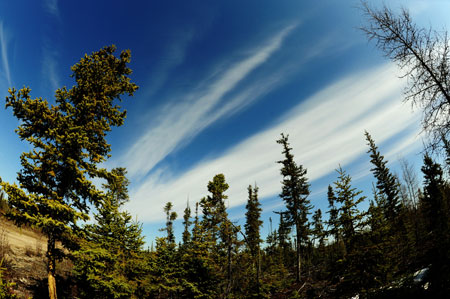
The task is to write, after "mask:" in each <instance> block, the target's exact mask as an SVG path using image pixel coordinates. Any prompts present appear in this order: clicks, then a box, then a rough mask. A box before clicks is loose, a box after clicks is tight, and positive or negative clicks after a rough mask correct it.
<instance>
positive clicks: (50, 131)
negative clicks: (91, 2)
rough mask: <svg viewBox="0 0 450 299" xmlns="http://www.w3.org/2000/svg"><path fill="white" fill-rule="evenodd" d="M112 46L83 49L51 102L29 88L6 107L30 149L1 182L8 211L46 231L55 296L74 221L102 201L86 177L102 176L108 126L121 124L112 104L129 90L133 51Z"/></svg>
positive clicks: (51, 293) (14, 94) (50, 282)
mask: <svg viewBox="0 0 450 299" xmlns="http://www.w3.org/2000/svg"><path fill="white" fill-rule="evenodd" d="M115 49H116V48H115V47H114V46H110V47H105V48H103V49H101V50H100V51H98V52H94V53H92V54H91V55H85V56H84V58H82V59H81V60H80V62H79V63H77V64H76V65H74V66H73V67H72V72H73V75H72V77H73V78H74V79H75V81H76V85H74V86H73V87H72V88H70V89H67V88H66V87H63V88H60V89H58V90H57V91H56V95H55V96H56V103H55V104H54V105H50V104H49V103H48V102H47V101H46V100H44V99H42V98H36V99H32V98H31V96H30V92H31V90H30V88H27V87H25V88H23V89H21V90H19V91H17V90H16V89H14V88H13V89H10V90H9V96H8V97H7V98H6V108H11V109H12V110H13V114H14V116H15V117H17V119H18V120H19V121H20V125H19V127H18V129H17V134H18V135H19V137H20V139H22V140H25V141H27V142H28V143H30V145H31V147H32V149H31V150H30V151H29V152H24V153H22V155H21V164H22V169H21V170H20V171H19V173H18V177H17V181H18V182H19V186H20V187H19V186H17V185H16V184H9V183H6V182H3V183H2V188H3V190H4V191H5V193H6V194H7V195H8V201H9V203H10V205H11V207H12V209H11V212H10V213H9V217H10V218H11V219H13V220H14V221H15V222H16V223H17V224H18V225H22V224H27V225H32V226H34V227H37V228H39V229H40V230H41V231H42V232H43V234H44V235H45V236H46V237H47V239H48V242H47V245H48V246H47V254H46V256H47V272H48V288H49V296H50V298H52V299H54V298H56V297H57V295H56V280H55V269H56V268H55V267H56V261H57V260H58V259H60V258H61V257H62V256H63V255H64V251H62V250H60V249H58V248H57V247H56V243H57V242H61V244H62V246H63V247H66V248H68V247H70V246H69V245H70V243H71V240H72V239H73V238H74V237H75V235H76V232H77V230H78V222H79V221H86V220H87V219H88V218H89V217H88V213H89V207H90V204H92V205H93V206H98V205H100V204H101V201H102V198H103V195H102V192H101V191H99V190H98V189H97V188H96V187H95V185H94V184H93V183H92V182H91V179H92V178H96V177H104V175H105V172H106V171H105V170H103V169H99V168H98V165H99V164H100V163H102V162H104V161H105V160H106V158H107V157H108V153H109V151H110V145H109V144H108V143H107V142H106V139H105V137H106V133H107V132H109V131H110V130H111V127H113V126H120V125H122V124H123V122H124V119H125V115H126V113H125V111H121V110H120V106H119V105H117V104H116V103H115V100H116V99H119V100H120V97H121V96H122V95H132V94H133V93H134V92H135V90H136V89H137V86H136V85H135V84H133V83H131V82H130V78H129V75H130V74H131V70H130V69H129V68H128V67H127V63H129V62H130V52H129V51H123V52H122V53H121V54H120V57H119V58H117V57H115V56H114V51H115Z"/></svg>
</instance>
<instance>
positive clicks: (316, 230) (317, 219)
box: [312, 209, 325, 248]
mask: <svg viewBox="0 0 450 299" xmlns="http://www.w3.org/2000/svg"><path fill="white" fill-rule="evenodd" d="M312 219H313V229H312V233H313V235H314V239H315V240H318V241H319V244H318V245H319V248H323V246H324V245H325V231H324V228H323V221H322V210H321V209H317V210H316V211H315V212H314V215H313V217H312Z"/></svg>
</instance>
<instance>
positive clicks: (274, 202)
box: [0, 0, 450, 243]
mask: <svg viewBox="0 0 450 299" xmlns="http://www.w3.org/2000/svg"><path fill="white" fill-rule="evenodd" d="M381 3H382V2H381V1H371V4H372V5H374V6H375V7H376V6H379V5H380V4H381ZM359 5H360V2H359V1H353V0H348V1H332V0H330V1H326V0H324V1H293V0H292V1H284V0H283V1H261V0H249V1H234V0H232V1H195V0H193V1H178V0H168V1H129V2H124V1H113V0H108V1H104V0H99V1H84V0H82V1H60V0H42V1H25V0H18V1H2V2H0V98H4V97H5V96H6V95H7V90H8V88H9V87H16V88H22V87H24V86H29V87H30V88H31V89H32V93H31V96H32V97H42V98H45V99H47V100H48V101H49V102H50V103H51V102H52V101H54V92H55V90H56V89H57V88H59V87H62V86H68V87H71V86H72V85H73V84H74V81H73V79H72V78H71V77H70V75H71V71H70V67H71V66H72V65H74V64H75V63H77V62H78V60H79V59H80V58H81V57H82V56H84V54H86V53H87V54H90V53H92V52H93V51H96V50H98V49H100V48H102V47H103V46H106V45H111V44H115V45H116V46H117V48H118V50H119V51H121V50H124V49H130V50H131V53H132V61H131V63H130V65H129V66H130V68H131V69H132V70H133V74H132V75H131V80H132V81H133V82H135V83H136V84H137V85H138V86H139V90H138V91H137V92H136V93H135V95H134V96H133V97H128V98H124V100H123V102H122V103H121V106H122V107H123V108H124V109H126V110H127V112H128V114H127V115H128V116H127V119H126V121H125V124H124V125H123V126H122V127H118V128H114V129H113V130H112V131H111V132H110V133H109V134H108V137H107V139H108V142H109V143H110V144H111V146H112V152H111V154H112V156H111V158H110V159H109V160H108V161H107V162H105V163H104V164H103V165H102V166H103V167H107V168H108V169H111V168H113V167H118V166H121V167H126V168H127V170H128V178H129V179H130V182H131V184H130V190H129V191H130V202H129V203H127V204H126V206H125V207H124V208H125V209H126V210H128V211H129V212H130V213H131V214H132V215H133V216H134V217H136V218H135V219H137V220H138V221H139V222H140V223H142V225H143V233H144V235H145V236H146V240H147V242H148V243H150V242H151V240H153V239H154V238H155V236H160V235H161V234H162V233H161V232H159V231H158V229H159V228H161V227H162V226H164V222H165V221H164V218H165V215H164V213H163V206H164V205H165V203H166V202H168V201H171V202H172V203H173V204H174V209H175V211H176V212H177V213H178V215H179V218H181V217H182V211H183V210H184V208H185V207H186V204H187V202H188V201H189V204H190V205H191V207H193V206H194V205H195V202H198V201H199V200H200V199H201V198H202V197H204V196H206V195H207V187H206V186H207V183H208V181H210V180H212V178H213V176H214V175H216V174H218V173H223V174H224V175H225V178H226V181H227V182H228V184H229V185H230V188H229V190H228V191H227V193H226V194H227V195H228V199H227V202H226V204H227V207H228V212H229V215H230V218H231V219H232V220H233V221H235V222H236V223H237V224H240V225H241V226H243V224H244V223H245V204H246V200H247V187H248V186H249V185H255V184H256V185H257V186H258V187H259V196H260V201H261V203H262V208H263V214H262V218H263V220H264V226H263V228H262V234H263V235H266V234H267V233H268V232H269V230H270V227H269V224H268V223H269V218H273V220H274V221H273V223H274V226H275V225H276V223H277V219H276V218H277V217H276V216H275V214H274V213H273V212H274V211H279V210H282V209H283V206H284V204H283V202H282V200H281V199H280V198H279V197H278V194H279V193H280V191H281V184H280V181H281V179H282V178H281V175H280V165H279V164H277V161H279V160H281V159H283V156H282V154H281V151H282V149H281V146H280V145H279V144H277V143H276V140H277V139H279V137H280V134H281V133H285V134H289V141H290V144H291V147H292V148H293V154H294V156H295V160H296V162H297V163H298V164H301V165H303V166H304V167H305V168H306V169H307V177H308V179H309V182H310V184H311V187H310V189H311V195H310V197H309V199H310V200H311V203H312V204H313V205H314V207H315V209H317V208H320V209H322V211H323V212H324V211H326V210H327V205H328V202H327V198H326V189H327V186H328V185H329V184H332V183H333V182H334V181H335V180H336V177H337V174H336V171H335V169H337V168H338V167H342V168H343V169H345V170H346V171H347V173H348V174H350V175H351V176H352V178H353V185H354V186H355V187H357V188H358V189H361V190H363V191H364V195H365V196H367V197H368V199H367V200H366V201H365V203H364V204H365V205H366V206H367V205H368V202H369V201H368V200H369V199H370V197H371V184H372V182H373V181H374V179H373V176H372V175H371V173H370V168H371V165H370V163H369V161H370V158H369V156H368V154H367V149H368V147H367V145H366V141H365V138H364V131H365V130H367V131H368V132H369V133H370V134H371V135H372V137H373V138H374V140H375V141H376V143H377V145H378V147H379V149H380V150H381V152H382V154H383V155H384V156H385V157H386V158H387V159H388V160H389V164H388V165H389V166H390V167H392V169H393V170H394V171H396V169H398V161H399V160H400V159H407V160H408V161H410V162H411V163H412V164H413V165H414V167H415V168H416V169H417V170H419V169H420V164H421V151H422V145H423V135H421V134H420V131H421V128H420V119H421V111H420V110H418V109H413V107H411V103H405V102H403V96H402V90H403V88H404V86H405V84H406V80H405V79H400V78H399V76H400V75H401V71H400V70H399V69H398V68H397V66H396V65H395V64H393V63H391V62H390V61H389V60H387V59H386V58H385V57H384V56H383V53H381V52H380V51H379V50H378V49H376V47H375V45H374V43H373V42H368V41H367V38H366V36H365V35H364V33H363V32H362V31H361V30H359V29H358V28H360V27H361V26H364V24H365V19H364V16H363V15H362V12H361V10H359V9H358V6H359ZM389 6H390V7H391V8H393V9H394V10H398V9H399V8H400V7H402V6H403V7H405V8H407V9H409V11H410V13H411V15H412V17H413V19H414V20H415V21H416V22H417V23H418V24H419V25H421V26H433V27H434V28H436V29H439V30H443V29H444V28H448V25H449V24H448V23H449V21H448V18H447V16H448V12H449V11H450V4H449V3H448V2H447V1H414V0H408V1H406V0H404V1H400V0H397V1H389ZM0 106H1V104H0ZM18 125H19V123H18V121H17V120H16V119H15V118H14V117H13V116H12V112H11V110H10V109H8V110H5V109H0V146H1V149H0V177H1V178H2V179H3V180H4V181H10V182H14V181H15V178H16V173H17V172H18V171H19V170H20V159H19V156H20V153H22V152H23V151H28V150H30V146H29V145H27V144H25V143H24V142H21V141H20V140H19V138H18V137H17V135H16V134H15V133H14V130H15V128H17V126H18ZM364 204H363V205H364ZM274 228H275V227H274ZM175 229H176V230H177V233H178V235H179V234H180V233H181V223H180V220H178V221H177V222H176V226H175Z"/></svg>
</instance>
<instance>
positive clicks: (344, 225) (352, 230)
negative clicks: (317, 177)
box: [334, 168, 365, 250]
mask: <svg viewBox="0 0 450 299" xmlns="http://www.w3.org/2000/svg"><path fill="white" fill-rule="evenodd" d="M336 171H337V173H338V174H339V176H338V179H337V181H336V182H334V185H335V187H334V190H335V196H336V202H337V203H339V204H340V208H339V218H338V222H339V225H340V227H341V229H342V236H343V238H344V243H345V244H346V246H347V250H349V249H353V248H351V247H353V242H354V237H355V234H356V230H357V228H359V227H360V226H361V220H362V214H361V213H360V212H359V210H358V207H357V206H358V205H359V204H360V203H361V202H362V201H363V200H364V199H365V196H359V195H360V194H361V193H362V191H357V190H356V188H353V187H352V186H351V181H352V178H351V177H350V175H348V174H347V173H346V172H345V171H344V170H343V169H342V168H339V169H337V170H336Z"/></svg>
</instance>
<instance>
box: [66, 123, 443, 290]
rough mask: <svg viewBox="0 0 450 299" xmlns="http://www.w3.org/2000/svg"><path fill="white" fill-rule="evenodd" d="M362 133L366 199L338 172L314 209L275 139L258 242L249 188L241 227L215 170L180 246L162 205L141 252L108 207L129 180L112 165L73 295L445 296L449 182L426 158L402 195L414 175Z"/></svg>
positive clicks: (186, 220) (124, 219) (124, 217)
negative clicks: (270, 200) (270, 201)
mask: <svg viewBox="0 0 450 299" xmlns="http://www.w3.org/2000/svg"><path fill="white" fill-rule="evenodd" d="M366 139H367V142H368V149H369V150H368V153H369V155H370V159H371V161H370V162H371V163H372V166H373V168H372V173H373V175H374V177H375V184H374V188H373V195H372V196H371V198H370V199H369V198H365V197H364V196H361V193H362V192H361V191H360V190H357V189H356V188H355V187H354V186H352V179H351V176H350V175H349V174H348V173H347V172H346V171H345V170H343V169H342V168H339V169H338V170H337V173H338V178H337V180H336V181H335V182H334V183H333V184H332V185H330V186H329V187H328V192H327V200H328V203H329V208H328V210H327V211H324V212H322V211H321V210H320V209H316V210H315V211H313V207H312V205H311V203H310V202H309V201H308V194H309V184H308V180H307V176H306V170H305V169H304V168H303V167H302V166H301V165H298V164H297V163H296V162H295V161H294V157H293V155H292V153H291V148H290V147H289V143H288V138H287V136H284V135H282V137H281V138H280V140H278V142H279V143H280V144H281V145H282V146H283V154H284V159H283V160H281V161H279V163H280V164H281V173H282V175H283V178H284V179H283V181H282V186H281V190H282V191H281V194H280V196H281V198H283V200H284V201H285V203H286V208H285V209H284V210H282V211H279V212H277V214H278V215H279V217H280V221H279V226H278V228H277V229H275V230H273V231H272V232H271V233H270V234H269V235H268V236H267V239H266V240H265V242H263V240H262V239H261V235H260V227H261V225H262V221H261V218H260V216H261V212H262V210H261V207H260V203H259V199H258V187H257V186H251V185H250V186H249V187H248V199H247V205H246V213H245V215H246V220H245V224H244V225H243V227H240V226H238V225H237V224H235V223H233V222H232V221H231V220H230V219H229V218H228V214H227V209H226V207H225V199H226V198H227V196H226V191H227V189H228V187H229V186H228V184H227V183H226V181H225V177H224V175H223V174H218V175H216V176H214V178H213V179H212V181H210V182H209V183H208V185H207V187H208V191H209V195H207V196H205V197H204V198H202V199H201V200H200V201H199V203H197V204H196V205H195V206H194V209H193V210H191V208H190V207H189V205H187V206H186V209H185V210H184V214H183V225H184V230H183V233H182V240H181V242H180V243H178V244H177V243H176V241H175V236H174V230H173V222H174V220H175V219H176V218H177V215H176V213H175V212H173V211H172V204H171V203H170V202H169V203H167V205H166V206H165V207H164V211H165V213H166V219H167V220H166V225H165V227H164V228H163V229H162V230H163V231H165V233H166V236H165V237H161V238H157V239H156V246H155V248H152V249H151V250H142V245H143V244H142V236H141V231H140V227H139V225H138V224H136V223H133V222H132V221H131V219H130V216H129V215H128V214H126V213H124V212H122V213H121V212H118V207H119V206H120V205H121V204H122V203H123V202H125V199H126V198H127V196H126V186H127V184H128V181H127V180H126V179H125V176H124V175H125V172H124V171H123V169H121V170H119V171H120V177H121V178H122V179H121V180H120V181H119V182H116V183H115V184H107V185H105V188H107V189H108V190H109V191H108V195H109V197H108V198H109V199H110V203H108V204H107V205H105V206H104V207H103V208H102V209H101V210H100V211H99V213H98V214H97V215H96V216H95V218H96V220H97V224H95V225H88V226H86V227H85V230H86V233H87V236H88V238H87V239H86V240H84V243H83V246H82V249H81V250H79V251H76V252H75V253H74V257H75V259H74V265H75V266H74V275H75V277H76V278H77V282H78V285H79V288H78V289H79V290H80V294H79V295H80V296H81V297H83V296H85V297H89V296H92V295H94V296H95V298H134V297H135V298H273V297H276V298H297V297H298V298H348V297H351V296H354V295H356V294H359V296H360V298H399V297H404V298H406V297H409V298H411V297H416V298H423V297H430V298H431V297H433V298H443V297H445V294H448V292H449V291H450V290H449V286H450V281H449V279H450V272H449V270H450V269H449V265H450V263H449V262H450V261H449V257H450V252H449V250H450V246H449V245H450V244H448V243H449V239H448V236H449V233H450V231H449V225H450V205H449V204H450V201H449V200H450V186H449V184H448V182H447V181H446V180H445V179H444V173H443V169H442V167H441V165H439V164H438V163H436V162H434V161H433V159H432V158H431V157H430V156H429V155H425V156H424V162H423V163H424V164H423V166H422V172H423V177H424V181H423V187H422V188H421V189H420V190H415V191H417V192H413V193H410V194H408V192H406V191H405V190H407V189H408V188H411V187H415V184H414V183H415V182H414V181H409V182H408V181H407V180H404V181H403V183H401V182H400V180H399V179H398V178H397V176H395V175H394V174H393V173H392V172H391V171H390V169H389V168H388V167H387V161H386V160H385V159H384V157H383V156H382V155H381V154H380V152H379V151H378V149H377V147H376V145H375V142H374V141H373V139H372V137H371V136H370V135H369V133H367V132H366ZM407 174H408V173H407ZM409 175H413V174H412V173H411V172H409ZM408 184H409V185H408ZM411 194H412V196H413V197H411ZM324 200H325V198H324ZM363 200H365V201H368V202H369V203H370V204H369V208H368V209H367V210H360V209H359V204H360V203H361V202H362V201H363ZM200 212H201V213H200ZM200 214H201V215H200ZM323 214H327V215H328V216H326V217H324V215H323ZM323 218H326V220H323ZM264 243H265V245H263V244H264Z"/></svg>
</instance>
